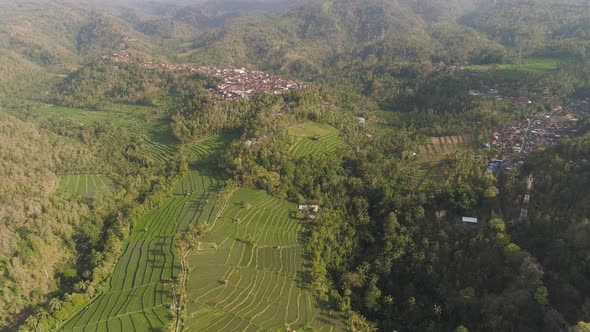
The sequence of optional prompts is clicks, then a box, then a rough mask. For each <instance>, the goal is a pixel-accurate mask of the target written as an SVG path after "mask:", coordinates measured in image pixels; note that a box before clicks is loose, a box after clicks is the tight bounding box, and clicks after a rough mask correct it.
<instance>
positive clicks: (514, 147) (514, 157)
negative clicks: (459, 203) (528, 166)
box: [486, 100, 590, 174]
mask: <svg viewBox="0 0 590 332" xmlns="http://www.w3.org/2000/svg"><path fill="white" fill-rule="evenodd" d="M566 109H567V110H566ZM581 115H590V100H575V101H574V102H572V104H571V105H570V106H569V107H567V108H564V107H563V106H560V105H557V106H554V107H553V108H552V110H551V111H550V112H547V113H545V114H544V115H542V116H537V117H536V118H533V119H527V120H526V121H521V122H518V123H516V124H512V125H508V126H504V127H500V128H498V129H496V130H495V131H494V133H493V134H492V138H491V141H490V143H487V144H486V146H487V147H489V148H496V149H498V150H499V152H500V153H499V154H498V155H496V156H495V157H494V158H493V159H492V160H491V161H490V163H489V164H488V166H487V168H486V171H487V172H489V173H494V174H497V173H499V172H500V171H505V172H511V171H512V170H513V169H514V168H515V167H518V166H520V165H522V164H523V163H524V160H525V159H526V157H527V156H528V155H529V153H530V152H531V151H534V150H536V149H537V148H539V147H540V146H547V145H554V144H557V143H558V142H559V140H561V138H562V137H564V136H566V135H570V134H572V135H573V134H575V133H576V129H575V128H574V126H575V124H576V122H577V121H578V117H579V116H581Z"/></svg>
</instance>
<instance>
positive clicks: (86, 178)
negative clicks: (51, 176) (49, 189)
mask: <svg viewBox="0 0 590 332" xmlns="http://www.w3.org/2000/svg"><path fill="white" fill-rule="evenodd" d="M114 188H115V185H114V184H113V182H112V181H111V180H110V179H109V178H108V177H106V176H104V175H98V174H87V175H63V176H61V178H60V180H59V184H58V185H57V188H56V189H55V193H56V194H57V195H61V196H65V197H69V196H74V195H77V196H92V195H93V194H94V193H98V192H108V191H111V190H113V189H114Z"/></svg>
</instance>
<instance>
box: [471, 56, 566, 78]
mask: <svg viewBox="0 0 590 332" xmlns="http://www.w3.org/2000/svg"><path fill="white" fill-rule="evenodd" d="M571 61H572V60H571V59H559V58H526V59H523V60H522V62H521V63H520V64H495V65H471V66H466V67H465V69H468V70H474V71H482V72H490V71H493V72H497V73H500V74H506V75H515V74H519V73H526V74H546V73H549V72H552V71H556V70H557V69H558V68H559V66H560V64H562V63H567V62H571Z"/></svg>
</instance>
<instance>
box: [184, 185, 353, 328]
mask: <svg viewBox="0 0 590 332" xmlns="http://www.w3.org/2000/svg"><path fill="white" fill-rule="evenodd" d="M225 204H226V205H225V206H224V208H223V210H221V211H219V212H218V213H217V214H216V215H214V218H213V219H212V220H211V221H210V223H211V224H210V226H209V227H210V229H209V230H208V231H207V233H206V234H205V235H204V236H202V237H201V238H200V239H199V243H198V248H197V250H195V251H194V252H193V253H191V255H190V256H189V262H190V266H191V273H190V280H189V284H188V289H187V295H188V309H187V315H188V319H187V324H186V327H185V329H186V330H187V331H230V330H231V331H247V330H270V331H274V330H280V329H285V328H287V329H292V330H299V329H301V328H303V327H305V328H313V329H314V330H316V331H330V330H332V329H335V330H338V331H339V330H342V329H343V327H344V326H343V321H342V318H341V317H338V315H337V314H336V313H334V314H331V313H329V312H328V310H327V309H322V307H321V306H320V305H319V304H318V302H317V300H316V298H315V296H314V294H313V293H312V292H311V290H310V289H309V285H307V284H306V274H307V273H308V272H307V271H306V268H305V266H306V265H307V264H306V259H305V258H304V257H305V255H304V251H305V247H304V244H303V242H302V239H301V238H302V236H303V232H304V225H303V224H302V222H301V221H299V220H296V219H293V218H292V215H293V214H294V211H295V210H296V206H295V204H292V203H287V202H285V201H283V200H280V199H277V198H274V197H272V196H270V195H268V194H267V193H265V192H264V191H260V190H253V189H239V190H237V191H236V192H235V193H233V194H232V195H231V197H230V198H229V200H228V201H227V203H225ZM215 217H216V218H215Z"/></svg>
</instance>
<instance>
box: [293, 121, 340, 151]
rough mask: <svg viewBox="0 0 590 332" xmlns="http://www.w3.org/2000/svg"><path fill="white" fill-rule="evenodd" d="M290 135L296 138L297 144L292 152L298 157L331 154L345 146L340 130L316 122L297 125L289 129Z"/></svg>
mask: <svg viewBox="0 0 590 332" xmlns="http://www.w3.org/2000/svg"><path fill="white" fill-rule="evenodd" d="M289 133H290V134H291V135H292V136H294V137H295V143H294V144H293V145H292V146H291V149H290V151H291V153H293V154H294V155H295V156H296V157H304V156H308V155H311V154H320V153H330V152H334V151H336V150H338V148H340V147H343V146H344V141H342V139H341V138H340V135H339V132H338V129H336V128H334V127H332V126H330V125H327V124H322V123H316V122H306V123H302V124H297V125H295V126H292V127H291V128H289Z"/></svg>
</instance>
